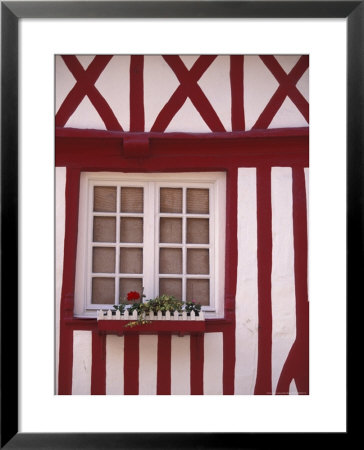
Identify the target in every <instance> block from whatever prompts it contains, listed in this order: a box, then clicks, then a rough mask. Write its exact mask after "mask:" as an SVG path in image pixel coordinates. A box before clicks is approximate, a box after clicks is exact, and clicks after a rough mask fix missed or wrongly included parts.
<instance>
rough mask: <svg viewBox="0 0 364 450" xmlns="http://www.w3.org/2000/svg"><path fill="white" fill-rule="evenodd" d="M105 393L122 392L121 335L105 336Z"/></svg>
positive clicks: (122, 343)
mask: <svg viewBox="0 0 364 450" xmlns="http://www.w3.org/2000/svg"><path fill="white" fill-rule="evenodd" d="M106 394H109V395H120V394H124V337H123V336H121V337H119V336H114V335H108V336H106Z"/></svg>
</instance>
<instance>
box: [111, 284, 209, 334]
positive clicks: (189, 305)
mask: <svg viewBox="0 0 364 450" xmlns="http://www.w3.org/2000/svg"><path fill="white" fill-rule="evenodd" d="M143 297H145V295H144V294H142V295H140V294H139V293H138V292H135V291H132V292H129V293H128V295H127V298H126V300H128V301H129V302H130V301H133V302H134V303H133V304H132V305H131V306H130V307H129V308H127V309H126V305H128V304H130V303H127V302H125V301H124V302H121V303H120V304H119V305H114V308H115V309H116V310H117V311H120V314H123V313H124V312H125V311H126V310H127V311H128V314H129V315H132V314H133V312H134V311H136V312H137V316H138V320H134V321H132V322H129V323H128V324H126V325H125V326H126V327H134V326H136V325H145V324H147V323H151V321H150V320H146V319H145V315H146V314H149V313H151V312H153V313H155V314H157V313H158V312H159V311H161V312H162V315H163V316H165V314H166V312H167V311H169V312H170V313H171V314H173V313H174V312H178V313H182V312H183V311H186V313H187V314H188V315H190V314H191V312H192V311H193V312H194V313H195V314H196V315H197V316H198V315H199V313H200V311H201V305H200V304H198V303H196V301H195V300H191V301H188V302H182V301H181V300H178V299H177V298H176V297H174V296H173V295H166V294H163V295H160V296H158V297H155V298H152V299H149V300H146V301H145V302H143V301H142V298H143ZM136 300H140V301H139V302H137V301H136Z"/></svg>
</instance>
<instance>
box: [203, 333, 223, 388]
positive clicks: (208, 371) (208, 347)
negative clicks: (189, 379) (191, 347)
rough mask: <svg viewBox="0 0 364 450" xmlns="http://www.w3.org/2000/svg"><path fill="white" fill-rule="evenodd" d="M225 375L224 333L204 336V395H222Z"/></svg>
mask: <svg viewBox="0 0 364 450" xmlns="http://www.w3.org/2000/svg"><path fill="white" fill-rule="evenodd" d="M222 374H223V336H222V333H206V334H205V335H204V365H203V393H204V394H205V395H221V394H222V393H223V386H222Z"/></svg>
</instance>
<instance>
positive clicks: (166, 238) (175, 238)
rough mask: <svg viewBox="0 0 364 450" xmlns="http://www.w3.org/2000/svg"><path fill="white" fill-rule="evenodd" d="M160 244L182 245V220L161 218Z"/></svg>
mask: <svg viewBox="0 0 364 450" xmlns="http://www.w3.org/2000/svg"><path fill="white" fill-rule="evenodd" d="M159 236H160V238H159V242H173V243H182V219H171V218H169V217H161V219H160V230H159Z"/></svg>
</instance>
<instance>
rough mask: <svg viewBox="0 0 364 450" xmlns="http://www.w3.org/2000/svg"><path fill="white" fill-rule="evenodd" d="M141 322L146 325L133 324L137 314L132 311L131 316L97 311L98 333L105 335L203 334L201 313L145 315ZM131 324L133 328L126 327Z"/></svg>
mask: <svg viewBox="0 0 364 450" xmlns="http://www.w3.org/2000/svg"><path fill="white" fill-rule="evenodd" d="M143 320H145V321H147V323H143V324H139V323H137V324H135V322H136V321H137V314H136V311H134V314H133V315H129V314H128V313H127V312H126V313H125V314H120V312H119V311H116V313H115V312H114V314H113V313H112V312H111V310H109V311H108V312H107V313H106V315H105V313H104V312H103V311H98V314H97V327H98V330H99V332H101V333H105V334H118V335H123V334H177V335H179V336H183V335H185V334H202V333H204V332H205V318H204V316H203V313H202V312H200V314H199V315H198V316H197V315H195V314H194V313H193V312H192V313H191V314H190V315H187V313H186V312H183V313H182V314H181V313H180V314H178V313H177V312H176V313H174V314H173V313H172V314H171V313H169V311H167V313H166V314H165V315H164V316H163V315H162V313H161V311H159V312H158V314H153V313H151V314H146V315H144V316H143ZM130 323H133V326H127V325H128V324H130Z"/></svg>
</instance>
